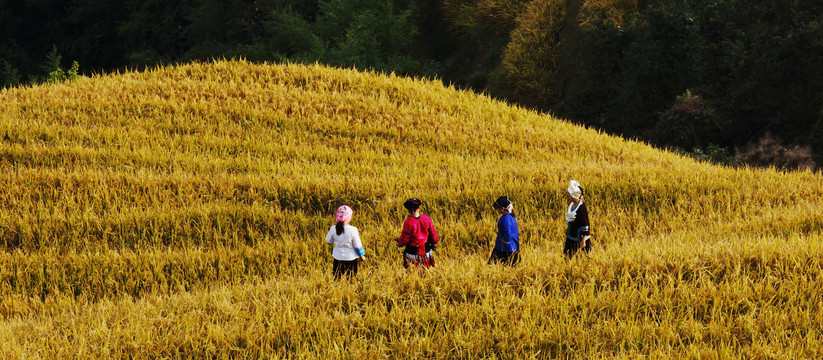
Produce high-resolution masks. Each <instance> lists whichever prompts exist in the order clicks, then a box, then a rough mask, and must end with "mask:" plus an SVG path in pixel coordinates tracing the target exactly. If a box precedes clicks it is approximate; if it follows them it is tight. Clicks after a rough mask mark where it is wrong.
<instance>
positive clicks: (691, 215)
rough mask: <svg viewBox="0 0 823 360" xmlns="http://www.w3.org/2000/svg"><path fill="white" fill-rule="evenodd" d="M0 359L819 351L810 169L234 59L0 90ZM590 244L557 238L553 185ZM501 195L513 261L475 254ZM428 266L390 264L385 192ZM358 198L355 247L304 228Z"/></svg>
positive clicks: (375, 78) (818, 218) (821, 215)
mask: <svg viewBox="0 0 823 360" xmlns="http://www.w3.org/2000/svg"><path fill="white" fill-rule="evenodd" d="M0 110H1V111H0V170H2V171H0V182H2V184H3V186H2V187H0V203H2V204H3V206H2V207H0V248H2V252H0V315H2V319H3V321H2V323H0V337H2V338H4V339H8V341H5V342H4V343H3V344H2V345H0V356H2V357H11V358H55V357H60V356H68V357H71V358H101V357H116V358H120V357H129V356H134V357H140V358H157V357H207V356H215V357H249V358H259V357H275V358H276V357H318V358H345V357H359V356H364V357H367V358H373V357H392V358H398V357H399V358H406V357H415V356H420V357H429V358H478V357H483V358H530V357H534V358H545V357H556V356H563V357H578V356H579V357H618V358H622V357H625V358H634V357H638V356H647V357H650V358H669V357H674V356H678V357H680V356H684V357H686V358H741V357H742V358H773V357H774V358H817V357H819V356H820V354H821V353H823V351H821V345H820V344H821V341H823V334H822V333H821V329H823V305H821V304H823V296H821V292H820V291H819V289H820V288H821V285H823V284H821V281H822V280H821V275H820V274H821V271H823V260H822V259H823V257H821V255H823V254H821V252H823V249H821V237H820V229H821V225H823V209H821V204H823V202H821V199H822V198H823V197H822V196H823V186H821V180H823V179H821V176H820V175H819V174H813V173H810V172H791V173H784V172H778V171H774V170H769V169H765V170H759V169H730V168H724V167H718V166H713V165H709V164H704V163H697V162H694V161H692V160H690V159H688V158H683V157H681V156H678V155H676V154H673V153H669V152H664V151H660V150H657V149H653V148H651V147H648V146H646V145H644V144H641V143H637V142H632V141H627V140H623V139H620V138H618V137H613V136H608V135H605V134H602V133H599V132H597V131H595V130H590V129H585V128H582V127H578V126H575V125H573V124H570V123H568V122H565V121H562V120H557V119H554V118H552V117H551V116H549V115H545V114H538V113H534V112H531V111H527V110H524V109H520V108H516V107H512V106H510V105H507V104H505V103H501V102H498V101H494V100H490V99H488V98H486V97H483V96H479V95H476V94H473V93H470V92H465V91H457V90H455V89H453V88H449V87H444V86H443V85H442V84H441V83H439V82H436V81H428V80H416V79H406V78H400V77H396V76H388V75H379V74H371V73H360V72H356V71H352V70H341V69H330V68H326V67H322V66H302V65H288V64H284V65H253V64H249V63H246V62H240V61H220V62H215V63H211V64H191V65H185V66H179V67H164V68H157V69H154V70H151V71H147V72H142V73H126V74H119V75H113V76H100V77H93V78H79V79H77V80H75V81H72V82H69V83H61V84H52V85H43V86H36V87H30V88H20V89H7V90H3V91H0ZM570 179H577V180H578V181H580V182H581V183H582V184H583V185H584V188H585V194H586V201H587V202H588V206H589V209H590V213H591V221H592V225H593V228H594V238H595V242H596V244H597V247H596V248H595V250H594V252H593V253H592V254H591V255H590V256H589V257H580V258H578V259H575V260H573V261H565V260H564V259H563V258H562V256H561V250H562V241H563V231H564V226H565V224H564V223H563V219H562V216H561V215H562V213H563V211H564V206H565V204H564V203H563V201H564V196H563V191H564V189H565V187H566V184H567V183H568V180H570ZM504 194H506V195H509V196H511V198H512V199H513V200H514V204H515V210H516V212H517V214H518V222H519V224H520V229H521V235H522V245H523V262H522V263H521V264H520V265H519V266H518V267H517V268H514V269H507V268H499V267H491V266H487V265H486V264H485V261H486V258H487V256H488V251H489V249H490V247H491V242H492V239H493V235H494V231H495V223H496V213H494V212H493V211H492V209H491V207H490V203H491V201H493V199H495V198H496V197H497V196H500V195H504ZM411 196H415V197H419V198H421V199H423V200H424V208H423V210H424V212H425V213H427V214H429V215H430V216H431V217H432V219H433V220H434V222H435V225H436V226H437V227H438V231H439V232H440V233H441V236H442V238H443V242H442V244H441V246H440V248H439V250H438V258H437V263H438V266H437V267H436V268H435V269H433V270H432V271H429V272H428V273H427V274H425V275H419V274H417V273H413V272H408V271H405V270H403V269H402V267H401V266H400V254H399V250H398V249H397V248H396V247H395V245H394V243H393V241H392V239H393V238H394V237H396V236H397V235H398V234H399V231H400V226H401V224H402V221H403V218H404V216H405V210H404V209H403V208H402V206H401V205H400V204H402V202H403V200H405V199H406V198H407V197H411ZM341 204H348V205H350V206H352V207H353V208H354V209H355V216H354V220H353V225H355V226H357V227H358V228H359V229H360V232H361V235H362V237H363V239H364V243H365V246H366V250H367V251H368V252H369V255H370V257H369V261H368V263H365V264H363V267H362V269H361V272H360V273H359V274H358V276H357V278H356V279H355V280H354V281H352V282H350V283H349V282H345V281H343V282H335V281H333V280H332V278H331V276H330V267H331V263H330V262H331V258H330V256H329V253H328V249H327V248H326V247H325V245H324V244H323V241H322V238H323V236H324V235H325V233H326V231H328V228H329V227H330V226H331V225H332V224H333V221H332V218H331V214H332V211H333V209H335V208H336V207H337V206H339V205H341Z"/></svg>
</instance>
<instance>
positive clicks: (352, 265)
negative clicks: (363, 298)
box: [346, 259, 360, 279]
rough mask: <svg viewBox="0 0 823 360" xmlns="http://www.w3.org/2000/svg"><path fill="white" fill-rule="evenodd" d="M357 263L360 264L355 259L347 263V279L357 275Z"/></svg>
mask: <svg viewBox="0 0 823 360" xmlns="http://www.w3.org/2000/svg"><path fill="white" fill-rule="evenodd" d="M359 263H360V262H359V261H357V259H355V260H352V261H349V266H348V271H347V274H346V276H348V277H349V279H351V278H352V277H354V276H355V275H357V265H358V264H359Z"/></svg>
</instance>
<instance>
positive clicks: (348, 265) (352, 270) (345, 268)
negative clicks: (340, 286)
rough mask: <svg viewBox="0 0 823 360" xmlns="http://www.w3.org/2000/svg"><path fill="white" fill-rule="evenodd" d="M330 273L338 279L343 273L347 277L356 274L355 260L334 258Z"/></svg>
mask: <svg viewBox="0 0 823 360" xmlns="http://www.w3.org/2000/svg"><path fill="white" fill-rule="evenodd" d="M332 274H334V278H335V279H339V278H340V277H341V276H343V275H346V277H347V278H351V277H352V276H354V275H357V260H356V259H355V260H351V261H342V260H337V259H334V265H332Z"/></svg>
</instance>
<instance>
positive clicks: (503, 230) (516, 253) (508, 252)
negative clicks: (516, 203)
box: [489, 196, 520, 266]
mask: <svg viewBox="0 0 823 360" xmlns="http://www.w3.org/2000/svg"><path fill="white" fill-rule="evenodd" d="M494 210H495V211H497V212H498V213H500V214H502V216H500V219H499V220H497V240H495V242H494V250H492V255H491V257H490V258H489V264H497V263H503V264H504V265H509V266H514V265H517V263H518V262H520V233H519V231H518V230H517V217H516V216H515V214H514V208H513V206H512V202H511V200H509V197H508V196H501V197H499V198H497V200H496V201H495V202H494Z"/></svg>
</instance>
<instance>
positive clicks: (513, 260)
mask: <svg viewBox="0 0 823 360" xmlns="http://www.w3.org/2000/svg"><path fill="white" fill-rule="evenodd" d="M519 262H520V251H513V252H509V251H498V250H492V255H491V257H489V264H490V265H491V264H499V263H502V264H503V265H509V266H515V265H517V263H519Z"/></svg>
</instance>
